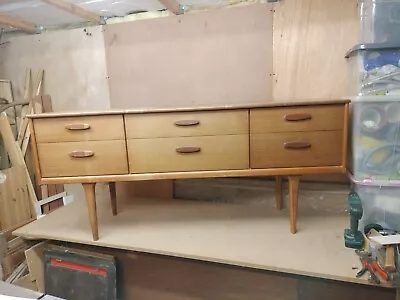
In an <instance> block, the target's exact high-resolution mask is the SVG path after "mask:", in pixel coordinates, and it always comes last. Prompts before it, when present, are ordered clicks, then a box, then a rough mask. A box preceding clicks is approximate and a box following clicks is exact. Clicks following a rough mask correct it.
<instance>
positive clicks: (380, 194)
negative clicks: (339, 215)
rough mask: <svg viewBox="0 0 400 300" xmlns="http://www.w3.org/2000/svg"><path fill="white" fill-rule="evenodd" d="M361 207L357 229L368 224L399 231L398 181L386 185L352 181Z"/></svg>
mask: <svg viewBox="0 0 400 300" xmlns="http://www.w3.org/2000/svg"><path fill="white" fill-rule="evenodd" d="M353 189H354V190H355V191H356V192H357V193H358V195H359V196H360V199H361V203H362V207H363V216H362V218H361V220H360V222H359V230H361V231H363V229H364V227H365V226H366V225H368V224H379V225H381V226H382V227H384V228H387V229H393V230H397V231H400V201H399V195H400V182H397V183H393V184H391V185H388V186H379V185H374V184H373V183H371V184H360V183H356V182H354V183H353Z"/></svg>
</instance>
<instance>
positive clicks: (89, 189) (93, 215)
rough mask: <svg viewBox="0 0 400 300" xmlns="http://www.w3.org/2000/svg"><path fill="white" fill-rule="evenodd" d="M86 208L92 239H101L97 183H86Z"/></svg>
mask: <svg viewBox="0 0 400 300" xmlns="http://www.w3.org/2000/svg"><path fill="white" fill-rule="evenodd" d="M82 185H83V189H84V191H85V199H86V206H87V210H88V213H89V220H90V227H91V229H92V237H93V240H94V241H97V240H98V239H99V225H98V222H97V205H96V195H95V188H96V184H95V183H84V184H82Z"/></svg>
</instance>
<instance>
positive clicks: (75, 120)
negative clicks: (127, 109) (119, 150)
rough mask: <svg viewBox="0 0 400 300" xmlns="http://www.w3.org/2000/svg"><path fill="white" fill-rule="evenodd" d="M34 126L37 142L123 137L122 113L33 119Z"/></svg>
mask: <svg viewBox="0 0 400 300" xmlns="http://www.w3.org/2000/svg"><path fill="white" fill-rule="evenodd" d="M79 126H80V127H81V128H80V127H79ZM34 127H35V132H36V141H37V142H38V143H55V142H78V141H102V140H123V139H125V133H124V121H123V117H122V114H121V115H108V116H79V117H78V116H77V117H61V118H50V119H35V120H34ZM68 128H70V129H68Z"/></svg>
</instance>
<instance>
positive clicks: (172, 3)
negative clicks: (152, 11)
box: [158, 0, 183, 15]
mask: <svg viewBox="0 0 400 300" xmlns="http://www.w3.org/2000/svg"><path fill="white" fill-rule="evenodd" d="M158 1H160V3H161V4H162V5H164V6H165V7H166V8H167V9H168V10H169V11H170V12H173V13H174V14H176V15H181V14H183V9H182V5H180V4H179V2H178V1H176V0H158Z"/></svg>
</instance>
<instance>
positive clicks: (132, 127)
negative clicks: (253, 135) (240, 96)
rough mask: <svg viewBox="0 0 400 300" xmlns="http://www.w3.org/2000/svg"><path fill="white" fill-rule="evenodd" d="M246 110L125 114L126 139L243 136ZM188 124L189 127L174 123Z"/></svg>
mask: <svg viewBox="0 0 400 300" xmlns="http://www.w3.org/2000/svg"><path fill="white" fill-rule="evenodd" d="M248 114H249V113H248V110H247V109H246V110H234V111H209V112H191V113H189V112H187V113H186V112H175V113H174V112H171V113H158V114H139V115H129V114H128V115H125V127H126V137H127V138H128V139H133V138H150V137H156V138H158V137H179V136H201V135H225V134H246V133H248V132H249V125H248V122H249V121H248V118H249V117H248ZM182 121H186V122H188V121H191V123H194V124H193V125H186V126H178V125H176V123H177V122H178V124H180V123H179V122H182Z"/></svg>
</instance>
